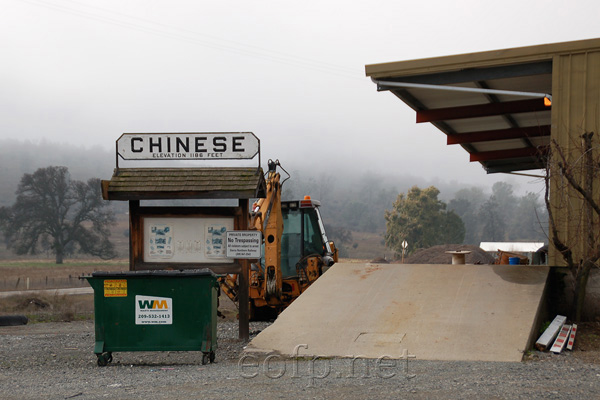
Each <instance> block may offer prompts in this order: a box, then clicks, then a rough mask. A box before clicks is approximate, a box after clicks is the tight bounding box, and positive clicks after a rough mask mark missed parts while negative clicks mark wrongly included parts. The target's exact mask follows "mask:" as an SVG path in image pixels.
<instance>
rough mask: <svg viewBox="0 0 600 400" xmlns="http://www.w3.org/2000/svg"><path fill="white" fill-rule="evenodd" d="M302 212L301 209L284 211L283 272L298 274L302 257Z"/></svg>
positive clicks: (289, 275)
mask: <svg viewBox="0 0 600 400" xmlns="http://www.w3.org/2000/svg"><path fill="white" fill-rule="evenodd" d="M301 241H302V212H301V211H300V210H299V209H296V210H287V212H285V211H284V212H283V235H282V236H281V274H282V276H283V277H284V278H288V277H291V276H296V263H297V262H298V261H299V260H300V258H302V242H301Z"/></svg>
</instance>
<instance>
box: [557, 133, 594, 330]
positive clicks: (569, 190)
mask: <svg viewBox="0 0 600 400" xmlns="http://www.w3.org/2000/svg"><path fill="white" fill-rule="evenodd" d="M593 136H594V133H593V132H587V133H584V134H582V135H581V143H580V144H576V146H574V147H576V148H577V151H575V152H571V153H569V152H568V150H567V149H565V148H564V147H561V146H560V145H559V143H558V142H557V141H556V140H552V142H551V154H550V161H549V162H548V165H547V168H546V176H545V182H546V192H545V201H546V208H547V209H548V217H549V230H550V241H551V243H552V245H553V246H554V247H555V248H556V250H557V251H558V252H559V253H560V255H561V256H562V258H563V260H564V261H565V263H566V265H567V266H568V267H569V269H570V271H571V273H572V275H573V279H574V284H573V307H572V310H571V318H572V319H574V320H575V321H580V320H581V317H582V313H583V305H584V300H585V295H586V287H587V282H588V279H589V276H590V272H591V271H592V269H593V268H598V261H599V259H600V229H599V219H600V191H599V188H597V187H594V183H595V182H598V180H599V178H600V149H599V148H598V147H596V148H595V147H594V143H593V141H592V139H593ZM550 197H552V201H550ZM567 225H570V226H569V229H564V226H567Z"/></svg>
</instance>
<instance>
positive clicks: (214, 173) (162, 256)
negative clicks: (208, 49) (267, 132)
mask: <svg viewBox="0 0 600 400" xmlns="http://www.w3.org/2000/svg"><path fill="white" fill-rule="evenodd" d="M116 153H117V168H116V169H115V171H114V174H113V176H112V178H111V179H110V180H109V181H106V180H103V181H102V182H101V185H102V197H103V198H104V199H105V200H121V201H128V202H129V269H130V270H132V271H139V270H155V269H198V268H209V269H211V270H212V271H213V272H214V273H216V274H238V276H239V279H240V282H239V287H240V293H239V336H240V338H241V339H245V340H247V339H248V338H249V322H248V319H249V310H248V306H249V300H248V278H249V270H250V261H249V260H248V259H236V258H230V257H228V256H227V252H226V245H227V243H226V236H227V232H232V231H233V232H235V231H247V230H248V229H249V226H248V223H249V215H248V213H249V201H250V199H255V198H261V197H265V196H266V183H265V179H264V175H263V171H262V169H261V168H260V141H259V139H258V138H257V137H256V136H254V134H253V133H251V132H236V133H233V132H227V133H125V134H123V135H122V136H121V137H120V138H119V139H118V140H117V143H116ZM256 155H258V167H256V168H254V167H241V168H233V167H227V168H189V167H187V164H186V167H180V168H157V167H155V166H152V167H145V168H119V163H118V160H119V158H122V159H124V160H154V161H157V162H160V161H161V160H171V161H172V160H203V159H211V160H215V159H230V160H232V159H235V160H238V159H252V158H254V157H255V156H256ZM154 164H156V163H154ZM206 199H209V200H214V199H236V200H238V205H237V206H232V207H222V206H217V207H214V206H209V207H204V206H202V207H200V206H176V205H169V206H147V205H143V204H142V203H141V202H143V201H147V200H206Z"/></svg>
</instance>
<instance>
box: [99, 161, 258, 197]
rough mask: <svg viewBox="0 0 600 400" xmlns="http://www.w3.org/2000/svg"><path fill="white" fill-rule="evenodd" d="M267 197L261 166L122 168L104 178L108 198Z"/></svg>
mask: <svg viewBox="0 0 600 400" xmlns="http://www.w3.org/2000/svg"><path fill="white" fill-rule="evenodd" d="M265 196H266V183H265V179H264V175H263V171H262V169H257V168H253V167H252V168H119V169H116V170H115V172H114V174H113V176H112V178H111V179H110V180H109V181H105V180H103V181H102V198H103V199H104V200H157V199H250V198H260V197H265Z"/></svg>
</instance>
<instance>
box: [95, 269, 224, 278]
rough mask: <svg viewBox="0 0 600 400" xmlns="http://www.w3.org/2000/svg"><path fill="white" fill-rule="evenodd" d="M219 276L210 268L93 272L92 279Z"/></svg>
mask: <svg viewBox="0 0 600 400" xmlns="http://www.w3.org/2000/svg"><path fill="white" fill-rule="evenodd" d="M203 275H210V276H215V277H216V276H217V275H216V274H215V273H214V272H213V271H212V270H210V269H209V268H202V269H185V270H164V269H157V270H144V271H96V272H92V277H95V278H96V277H97V278H112V277H127V278H132V277H147V276H157V277H173V278H179V277H185V276H203Z"/></svg>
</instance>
